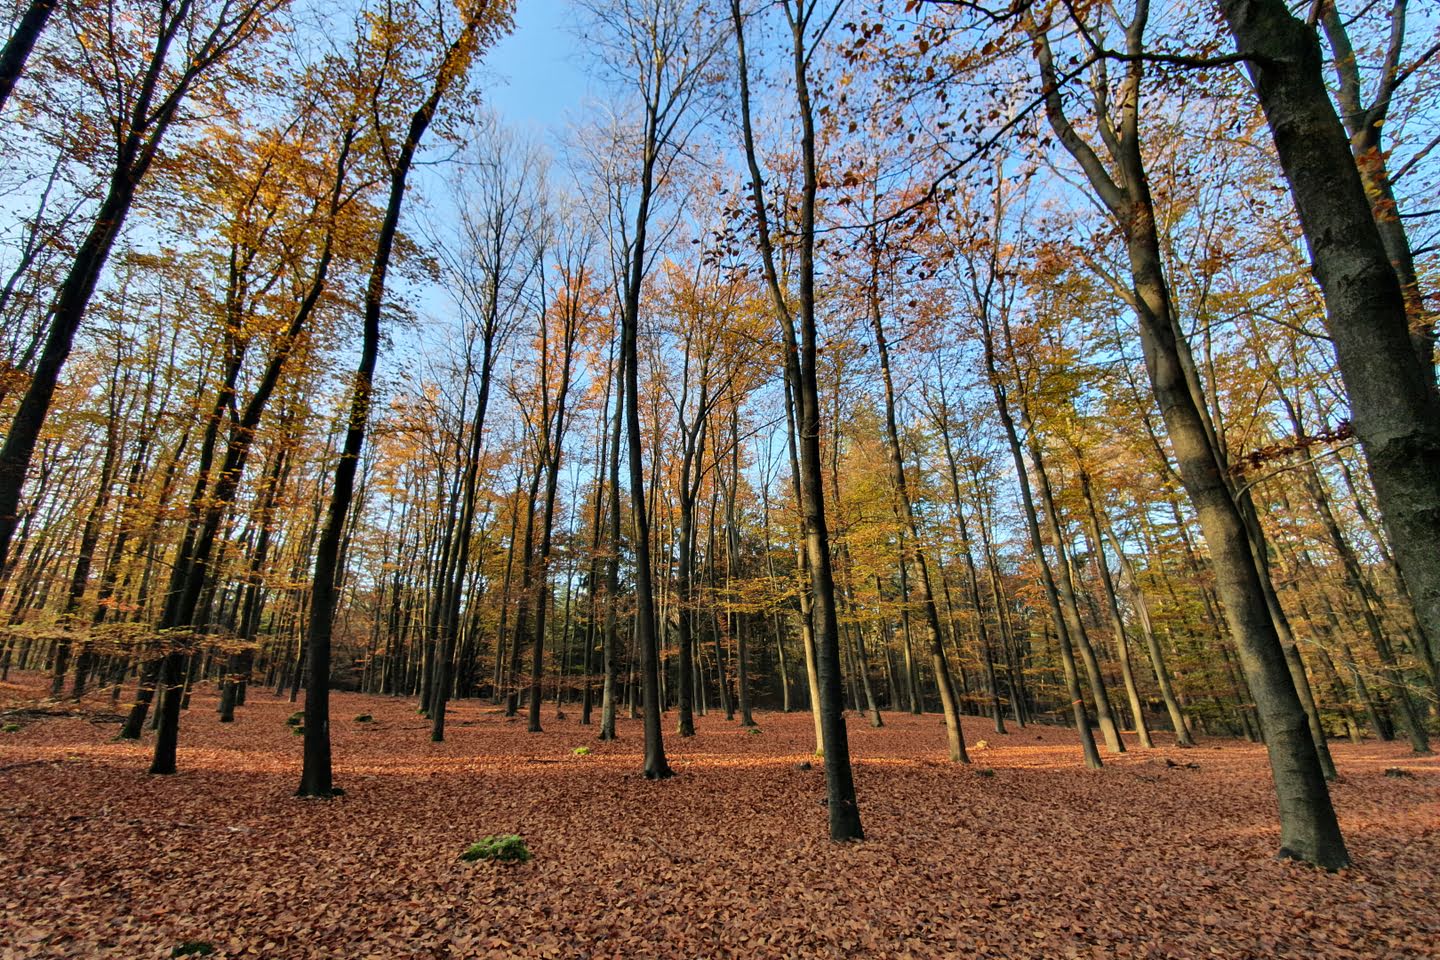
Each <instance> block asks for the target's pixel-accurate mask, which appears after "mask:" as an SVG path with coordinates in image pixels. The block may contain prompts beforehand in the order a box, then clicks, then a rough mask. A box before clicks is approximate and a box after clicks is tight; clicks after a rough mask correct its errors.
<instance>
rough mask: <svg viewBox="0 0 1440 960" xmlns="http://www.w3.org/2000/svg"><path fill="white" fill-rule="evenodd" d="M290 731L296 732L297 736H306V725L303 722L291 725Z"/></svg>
mask: <svg viewBox="0 0 1440 960" xmlns="http://www.w3.org/2000/svg"><path fill="white" fill-rule="evenodd" d="M290 732H291V733H293V734H295V736H297V737H303V736H305V725H304V724H303V723H302V724H300V726H298V727H291V728H290Z"/></svg>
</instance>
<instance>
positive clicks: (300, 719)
mask: <svg viewBox="0 0 1440 960" xmlns="http://www.w3.org/2000/svg"><path fill="white" fill-rule="evenodd" d="M285 722H286V723H288V724H290V726H292V727H298V726H301V725H302V724H304V723H305V711H304V710H296V711H295V712H294V713H292V714H290V716H288V717H286V718H285Z"/></svg>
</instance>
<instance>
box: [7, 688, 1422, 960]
mask: <svg viewBox="0 0 1440 960" xmlns="http://www.w3.org/2000/svg"><path fill="white" fill-rule="evenodd" d="M46 683H47V678H46V677H45V676H44V675H42V674H39V673H25V674H18V673H17V674H12V682H10V683H7V684H4V685H3V686H0V714H3V716H0V720H3V721H4V722H5V723H6V724H7V726H8V725H10V724H16V725H18V727H19V729H18V730H13V729H12V730H9V732H6V733H4V734H3V735H0V797H3V800H0V830H3V836H4V838H5V839H4V842H3V843H0V891H3V893H0V958H3V960H19V958H27V960H28V958H42V957H43V958H50V957H87V958H97V960H99V958H117V960H118V958H124V960H145V958H166V957H171V956H174V955H176V953H175V951H176V950H177V949H179V948H184V947H187V946H190V947H191V948H192V949H195V948H196V945H199V944H204V945H208V946H210V947H213V949H214V953H212V954H209V955H210V956H214V957H264V958H273V960H292V958H293V960H300V958H311V957H314V958H320V957H324V958H347V960H349V958H356V960H359V958H368V957H385V958H389V957H395V958H401V957H404V958H417V960H418V958H459V957H563V958H578V957H626V958H632V957H634V958H638V957H675V958H680V957H686V958H694V957H746V958H766V957H840V956H845V957H887V958H889V957H897V958H898V957H952V956H965V957H996V958H1002V957H1003V958H1019V957H1035V958H1059V957H1107V958H1111V957H1147V958H1149V957H1153V958H1161V957H1167V958H1168V957H1224V958H1236V960H1240V958H1262V957H1263V958H1277V957H1305V958H1365V960H1374V958H1422V957H1440V915H1437V912H1436V909H1435V905H1436V904H1437V903H1440V870H1437V868H1436V864H1437V863H1440V758H1436V757H1415V756H1412V755H1410V754H1409V752H1408V748H1407V747H1406V746H1405V745H1404V744H1403V743H1399V742H1392V743H1381V742H1375V741H1366V742H1365V743H1364V744H1363V745H1358V746H1357V745H1354V744H1351V743H1346V742H1333V743H1332V744H1331V749H1332V751H1333V752H1334V755H1335V762H1336V765H1337V767H1338V769H1339V774H1340V775H1339V778H1338V780H1336V781H1335V782H1334V783H1333V784H1332V785H1331V790H1332V795H1333V797H1334V801H1335V807H1336V809H1337V811H1338V813H1339V816H1340V821H1341V826H1342V829H1343V830H1344V833H1345V837H1346V840H1347V842H1348V845H1349V850H1350V854H1351V857H1352V860H1353V864H1354V865H1353V866H1352V867H1351V868H1349V869H1345V870H1341V871H1339V872H1337V873H1333V874H1326V873H1323V872H1321V871H1318V870H1315V869H1314V868H1311V867H1307V866H1302V865H1299V864H1295V863H1287V862H1279V861H1276V860H1273V859H1271V857H1272V854H1273V852H1274V850H1275V848H1276V846H1277V843H1276V837H1277V835H1278V827H1277V825H1276V823H1275V814H1274V805H1275V800H1274V792H1273V787H1272V785H1271V781H1270V773H1269V770H1268V767H1267V764H1266V759H1265V754H1264V749H1263V748H1262V747H1261V746H1259V745H1254V744H1248V743H1245V742H1243V741H1235V740H1222V739H1214V738H1207V739H1204V740H1202V741H1201V742H1200V744H1199V745H1198V746H1197V747H1196V748H1194V749H1186V750H1181V749H1176V748H1175V747H1174V745H1173V743H1172V742H1170V740H1169V738H1168V735H1159V736H1157V749H1155V750H1152V751H1146V750H1141V749H1139V748H1138V745H1137V744H1136V743H1135V742H1134V739H1133V737H1132V738H1127V743H1128V744H1129V746H1130V747H1131V750H1130V752H1128V753H1126V754H1125V755H1123V756H1107V757H1106V765H1105V767H1104V769H1102V770H1087V769H1085V768H1084V767H1083V766H1082V765H1081V764H1080V762H1079V756H1078V748H1077V747H1076V745H1075V741H1074V732H1073V731H1072V730H1070V729H1068V728H1065V727H1060V726H1035V725H1031V726H1028V727H1025V728H1023V729H1022V728H1016V727H1014V726H1011V727H1010V732H1009V733H1008V734H1005V735H997V734H995V733H993V732H992V728H991V726H990V724H989V721H988V720H985V719H982V718H978V717H967V718H966V721H965V736H966V742H967V744H969V746H970V750H971V752H972V759H973V760H974V762H973V763H972V764H971V765H969V766H964V767H962V766H958V765H955V764H951V763H949V762H947V761H946V741H945V729H944V726H943V724H942V721H941V719H940V717H939V716H938V715H936V714H926V715H923V716H918V717H917V716H912V715H909V714H903V713H890V714H886V716H885V724H886V725H885V726H884V727H883V728H881V729H873V728H871V727H870V726H869V725H868V723H866V722H864V720H863V719H862V718H859V717H857V716H855V715H853V714H852V715H851V716H850V717H849V719H848V726H849V730H850V741H851V751H852V756H853V757H854V760H855V776H856V781H857V788H858V795H859V801H860V803H861V804H862V805H863V808H864V811H865V825H866V832H867V838H866V840H864V841H863V842H858V843H852V844H835V843H831V842H830V841H829V839H828V838H827V832H826V818H825V811H824V807H823V800H824V796H825V776H824V772H823V770H822V768H821V765H820V764H819V763H813V764H811V766H809V767H806V766H805V765H806V764H808V763H811V761H813V760H814V758H813V757H812V756H810V754H809V750H810V749H811V747H812V746H813V743H814V741H813V727H812V722H811V718H810V715H809V713H808V712H797V713H791V714H782V713H772V712H763V713H760V714H758V715H757V723H758V728H757V729H758V731H759V732H751V731H747V730H746V729H745V728H743V727H741V726H739V725H738V724H733V723H729V722H726V721H725V720H724V717H723V714H720V713H716V712H712V713H710V714H709V715H708V716H704V717H699V718H697V733H696V736H695V737H693V738H683V739H682V738H679V737H673V736H672V737H668V738H667V740H668V741H669V743H668V746H669V752H670V758H671V765H672V766H673V767H674V769H675V771H676V776H675V777H674V778H673V779H671V780H667V781H662V782H651V781H647V780H645V779H644V778H643V777H642V776H641V774H640V769H641V763H640V754H641V748H642V735H641V722H640V721H639V720H631V719H627V718H625V717H624V713H623V711H622V717H621V719H620V720H619V721H618V734H619V739H618V740H617V741H615V742H611V743H601V742H599V741H597V740H596V738H595V733H596V728H594V727H585V726H582V725H581V724H580V722H579V710H578V708H575V709H568V710H566V711H565V712H566V714H567V715H566V717H565V718H563V719H557V717H556V708H555V706H554V705H553V704H551V703H547V704H546V705H545V711H544V717H543V719H544V726H545V732H544V733H541V734H531V733H527V732H526V731H525V722H524V718H523V715H522V716H521V717H518V718H516V719H513V720H507V719H506V718H505V717H504V716H503V714H502V712H501V711H500V709H499V708H496V707H494V706H492V705H491V704H489V703H488V702H483V701H473V700H472V701H461V702H457V703H454V704H452V706H451V708H450V709H451V719H450V722H449V729H450V734H449V736H448V737H447V740H446V742H444V743H439V744H435V743H431V742H430V741H429V724H428V723H427V722H426V721H425V720H424V719H423V718H421V717H419V716H417V715H416V713H415V710H414V706H413V701H410V700H401V699H392V698H388V697H379V696H368V695H360V694H348V693H336V694H334V699H333V708H334V709H333V714H332V716H333V720H332V732H331V736H332V739H333V742H334V747H335V757H336V782H337V785H338V786H340V787H342V788H343V789H344V790H345V791H346V793H345V795H344V796H342V797H338V798H336V799H334V800H329V801H325V800H305V799H299V798H297V797H295V796H294V786H295V780H296V776H297V774H298V771H299V766H300V739H301V738H300V737H297V736H295V735H294V734H293V732H292V727H291V726H290V725H289V724H287V719H288V718H289V717H290V715H291V713H292V712H293V711H294V710H295V706H294V705H292V704H291V703H290V702H289V701H288V700H286V699H283V698H281V699H277V698H275V697H273V696H272V695H271V694H270V693H269V692H267V691H263V690H259V689H257V690H255V691H253V692H252V694H251V696H250V698H249V701H248V702H247V704H246V706H244V707H243V708H242V709H241V710H240V711H239V712H238V713H237V720H236V722H235V723H233V724H228V725H222V724H220V723H217V722H216V720H215V718H214V710H215V706H216V700H215V697H214V695H213V691H212V690H209V689H205V688H199V689H197V690H196V693H195V696H194V698H193V699H192V702H191V705H190V709H189V711H188V712H187V714H186V715H185V720H184V724H185V728H186V730H185V738H184V746H183V747H182V762H181V772H180V773H179V774H178V775H176V776H170V777H154V776H149V775H147V774H146V772H145V770H146V767H147V765H148V762H149V755H150V749H151V746H150V743H149V739H150V738H151V737H152V736H153V734H152V733H148V732H147V734H146V739H145V740H142V741H141V742H139V743H132V742H115V741H113V740H112V737H113V735H114V733H115V731H116V729H118V725H117V724H112V723H109V722H107V714H111V713H113V711H114V708H113V707H112V706H111V705H110V702H109V699H108V697H106V696H92V697H89V698H87V699H86V701H85V702H84V703H83V704H81V705H79V706H78V707H77V706H76V705H73V704H70V703H68V702H62V703H56V702H51V701H45V700H43V699H42V697H43V694H44V692H45V689H46ZM37 711H50V713H40V712H37ZM64 713H72V714H73V715H71V716H62V715H59V714H64ZM365 715H368V716H370V717H371V718H372V719H371V720H370V721H369V722H361V721H358V720H357V719H356V718H357V717H360V716H365ZM673 725H674V714H673V712H672V713H670V714H667V716H666V718H665V727H666V729H667V731H668V730H670V729H671V728H672V727H673ZM982 741H983V745H982V743H981V742H982ZM578 747H588V748H589V750H590V752H589V753H588V754H583V755H577V754H576V753H575V750H576V748H578ZM1397 771H1399V772H1397ZM506 833H518V834H520V835H521V836H523V837H524V839H525V842H526V844H527V845H528V847H529V849H530V851H531V852H532V854H533V859H532V860H530V861H529V862H527V863H518V864H497V863H488V862H484V861H481V862H478V863H467V862H463V861H461V860H460V859H459V854H460V852H461V851H463V850H464V849H465V848H466V846H468V845H469V844H470V843H472V842H474V841H476V840H478V839H480V838H481V837H483V836H486V835H494V834H506ZM1057 907H1058V908H1059V909H1057Z"/></svg>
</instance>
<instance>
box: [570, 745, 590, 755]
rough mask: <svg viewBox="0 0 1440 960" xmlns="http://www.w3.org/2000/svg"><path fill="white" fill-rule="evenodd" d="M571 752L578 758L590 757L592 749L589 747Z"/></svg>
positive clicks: (577, 748) (578, 748)
mask: <svg viewBox="0 0 1440 960" xmlns="http://www.w3.org/2000/svg"><path fill="white" fill-rule="evenodd" d="M570 752H571V753H573V754H575V756H577V757H588V756H590V748H589V747H576V748H575V749H574V750H571V751H570Z"/></svg>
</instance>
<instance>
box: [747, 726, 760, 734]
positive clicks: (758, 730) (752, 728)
mask: <svg viewBox="0 0 1440 960" xmlns="http://www.w3.org/2000/svg"><path fill="white" fill-rule="evenodd" d="M746 732H747V733H759V732H760V728H759V727H751V728H750V729H749V730H747V731H746Z"/></svg>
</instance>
